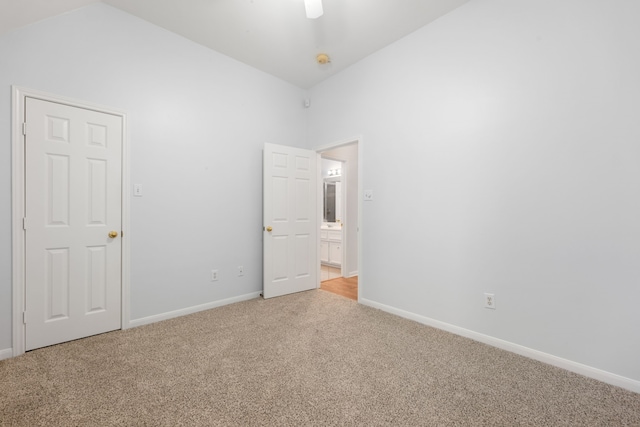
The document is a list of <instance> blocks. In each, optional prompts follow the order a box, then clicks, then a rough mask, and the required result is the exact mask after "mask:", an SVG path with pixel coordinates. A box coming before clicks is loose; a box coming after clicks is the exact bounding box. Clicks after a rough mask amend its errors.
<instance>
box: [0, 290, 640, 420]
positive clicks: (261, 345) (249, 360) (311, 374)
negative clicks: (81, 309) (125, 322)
mask: <svg viewBox="0 0 640 427" xmlns="http://www.w3.org/2000/svg"><path fill="white" fill-rule="evenodd" d="M0 425H3V426H32V425H47V426H72V425H78V426H85V425H86V426H111V425H127V426H178V425H185V426H186V425H189V426H190V425H202V426H258V425H263V426H271V425H274V426H288V425H290V426H313V425H315V426H329V425H335V426H340V425H345V426H349V425H362V426H375V425H389V426H449V425H456V426H473V425H498V426H517V425H531V426H547V425H548V426H623V425H625V426H631V425H633V426H640V395H639V394H635V393H632V392H628V391H625V390H622V389H619V388H616V387H612V386H609V385H607V384H604V383H601V382H598V381H595V380H592V379H588V378H585V377H582V376H579V375H576V374H572V373H570V372H567V371H563V370H561V369H557V368H554V367H551V366H548V365H544V364H542V363H538V362H535V361H532V360H529V359H526V358H524V357H520V356H517V355H514V354H511V353H508V352H505V351H501V350H498V349H495V348H492V347H489V346H486V345H483V344H480V343H477V342H474V341H471V340H468V339H465V338H461V337H458V336H455V335H451V334H449V333H446V332H442V331H439V330H436V329H432V328H429V327H426V326H423V325H420V324H418V323H415V322H412V321H408V320H405V319H401V318H398V317H395V316H393V315H390V314H387V313H384V312H381V311H378V310H375V309H371V308H368V307H364V306H361V305H358V304H357V303H356V302H354V301H351V300H348V299H345V298H342V297H340V296H337V295H333V294H330V293H327V292H324V291H321V290H318V291H309V292H305V293H301V294H295V295H290V296H286V297H281V298H276V299H273V300H268V301H264V300H262V299H256V300H252V301H247V302H242V303H238V304H233V305H230V306H226V307H222V308H217V309H213V310H209V311H206V312H201V313H197V314H193V315H190V316H185V317H181V318H177V319H173V320H168V321H164V322H159V323H156V324H153V325H148V326H143V327H139V328H135V329H130V330H127V331H118V332H112V333H108V334H103V335H99V336H95V337H91V338H86V339H83V340H78V341H74V342H70V343H66V344H61V345H57V346H53V347H49V348H44V349H40V350H35V351H32V352H29V353H27V354H25V355H24V356H21V357H18V358H14V359H8V360H4V361H2V362H0Z"/></svg>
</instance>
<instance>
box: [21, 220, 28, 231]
mask: <svg viewBox="0 0 640 427" xmlns="http://www.w3.org/2000/svg"><path fill="white" fill-rule="evenodd" d="M22 229H23V230H26V229H27V218H22Z"/></svg>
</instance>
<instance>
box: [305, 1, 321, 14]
mask: <svg viewBox="0 0 640 427" xmlns="http://www.w3.org/2000/svg"><path fill="white" fill-rule="evenodd" d="M304 8H305V10H306V11H307V18H309V19H316V18H319V17H321V16H322V14H323V13H324V12H323V10H322V0H304Z"/></svg>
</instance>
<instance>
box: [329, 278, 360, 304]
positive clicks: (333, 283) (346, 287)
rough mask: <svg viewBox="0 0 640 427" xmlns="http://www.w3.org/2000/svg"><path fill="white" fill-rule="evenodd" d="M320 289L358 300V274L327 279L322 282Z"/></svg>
mask: <svg viewBox="0 0 640 427" xmlns="http://www.w3.org/2000/svg"><path fill="white" fill-rule="evenodd" d="M320 289H322V290H325V291H327V292H331V293H334V294H337V295H340V296H343V297H345V298H349V299H352V300H355V301H357V300H358V276H353V277H338V278H337V279H331V280H325V281H324V282H321V283H320Z"/></svg>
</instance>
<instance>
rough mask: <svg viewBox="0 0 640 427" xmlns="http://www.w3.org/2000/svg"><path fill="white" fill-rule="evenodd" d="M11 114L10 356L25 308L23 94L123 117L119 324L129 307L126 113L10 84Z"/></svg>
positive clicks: (18, 343) (21, 335)
mask: <svg viewBox="0 0 640 427" xmlns="http://www.w3.org/2000/svg"><path fill="white" fill-rule="evenodd" d="M11 91H12V93H11V115H12V131H11V150H12V153H13V155H12V158H11V162H12V163H11V183H12V186H11V205H12V215H13V220H12V229H11V237H12V239H11V240H12V250H11V258H12V282H13V286H12V291H13V305H12V309H13V315H12V323H13V326H12V344H13V349H12V353H13V356H19V355H21V354H23V353H24V352H25V327H24V323H23V319H22V316H23V314H22V313H23V311H24V309H25V299H24V292H25V281H24V280H25V277H24V269H25V260H24V257H25V253H24V250H25V235H24V229H23V224H22V219H23V218H24V216H25V212H24V203H25V200H24V192H25V183H24V173H25V164H24V162H25V159H24V135H23V134H22V123H24V114H25V105H24V104H25V101H24V100H25V97H30V98H37V99H41V100H43V101H49V102H56V103H59V104H66V105H70V106H73V107H79V108H84V109H87V110H94V111H99V112H102V113H107V114H112V115H115V116H119V117H121V118H122V232H123V233H124V237H123V244H122V301H121V305H122V308H121V310H122V320H121V327H122V328H123V329H125V326H126V325H128V324H129V307H130V293H129V283H130V270H129V269H130V259H129V258H130V244H129V240H130V239H129V229H130V228H129V221H130V219H129V218H130V216H129V187H130V185H129V182H130V178H129V144H128V138H127V136H128V130H127V122H126V114H125V113H124V112H123V111H120V110H114V109H113V108H110V107H105V106H102V105H98V104H93V103H89V102H86V101H81V100H77V99H73V98H68V97H64V96H59V95H54V94H51V93H47V92H42V91H38V90H34V89H28V88H24V87H20V86H12V87H11ZM3 351H5V350H3Z"/></svg>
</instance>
